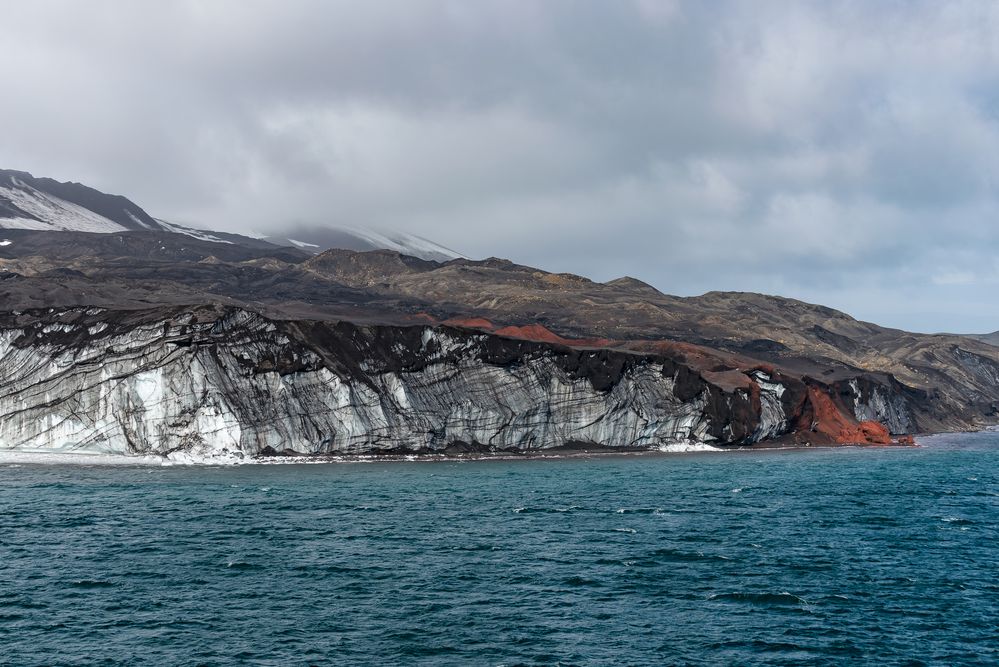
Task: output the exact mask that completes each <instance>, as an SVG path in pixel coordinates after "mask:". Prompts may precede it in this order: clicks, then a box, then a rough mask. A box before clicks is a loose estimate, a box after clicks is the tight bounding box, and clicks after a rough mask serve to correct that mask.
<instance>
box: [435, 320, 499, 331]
mask: <svg viewBox="0 0 999 667" xmlns="http://www.w3.org/2000/svg"><path fill="white" fill-rule="evenodd" d="M442 324H447V325H448V326H452V327H461V328H463V329H484V330H486V331H492V330H493V329H495V328H496V325H495V324H493V323H492V322H490V321H489V320H487V319H486V318H484V317H452V318H450V319H447V320H444V322H443V323H442Z"/></svg>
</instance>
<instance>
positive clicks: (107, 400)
mask: <svg viewBox="0 0 999 667" xmlns="http://www.w3.org/2000/svg"><path fill="white" fill-rule="evenodd" d="M0 368H2V374H0V451H16V452H46V453H57V452H75V453H87V454H115V455H128V456H170V457H174V458H181V459H188V460H204V459H215V460H220V461H224V460H227V459H228V460H232V459H240V458H244V457H255V456H260V455H275V454H285V455H300V456H315V455H369V454H420V453H448V452H487V451H488V452H537V451H548V450H558V449H559V448H569V447H586V446H601V447H608V448H619V449H623V450H639V449H660V450H663V451H670V450H683V449H693V448H698V447H701V448H703V446H706V445H712V446H724V445H744V444H752V443H754V442H758V441H761V440H764V439H772V438H776V437H779V436H781V435H782V434H784V433H788V432H789V431H790V430H791V429H792V428H793V424H794V421H795V414H794V413H795V411H800V410H801V409H802V407H801V401H802V400H804V399H803V398H802V397H804V396H805V392H804V391H803V390H802V389H801V387H794V386H791V381H790V380H789V379H788V378H783V377H780V378H778V377H776V376H771V375H767V374H764V373H761V372H759V371H755V372H748V371H747V378H748V379H749V380H750V382H752V383H754V384H755V386H756V387H757V390H756V391H755V395H754V392H753V391H745V390H740V389H734V390H733V389H732V388H728V389H725V388H722V387H719V386H717V385H715V384H713V383H712V382H710V381H708V380H706V379H705V378H704V377H703V376H702V374H701V373H699V372H698V371H697V370H696V369H693V368H690V367H689V366H686V365H684V364H683V363H681V362H679V361H677V360H675V359H671V358H668V357H662V356H656V355H649V354H639V353H635V352H628V351H621V350H613V349H605V348H569V347H565V346H561V345H554V344H549V343H542V342H534V341H525V340H515V339H509V338H504V337H501V336H496V335H492V334H486V333H482V332H472V331H468V330H461V329H455V328H451V327H446V326H431V325H418V326H397V325H391V326H390V325H366V326H362V325H358V324H351V323H348V322H325V321H302V320H273V319H268V318H267V317H264V316H262V315H260V314H258V313H255V312H252V311H249V310H245V309H242V308H237V307H222V306H199V307H191V308H178V307H173V308H165V307H161V308H155V309H150V310H145V311H108V310H105V309H102V308H65V309H61V310H60V309H48V310H35V311H26V312H12V313H6V314H0ZM861 393H862V392H860V391H859V386H858V391H857V396H858V397H859V396H860V394H861ZM867 393H868V394H869V395H871V396H873V397H874V398H873V399H872V400H873V401H874V402H875V403H876V405H874V406H871V405H868V404H866V403H862V402H858V403H857V410H858V411H860V412H864V413H865V414H866V412H869V411H871V410H877V411H879V412H883V411H886V410H891V409H892V408H893V406H894V407H895V408H899V409H904V407H905V406H898V405H896V403H897V401H895V402H893V400H894V399H889V398H887V397H886V396H885V395H884V394H883V393H876V392H875V393H872V392H870V391H868V392H867ZM796 396H797V397H798V398H795V397H796ZM857 400H858V401H859V400H860V399H859V398H858V399H857ZM796 401H797V402H796Z"/></svg>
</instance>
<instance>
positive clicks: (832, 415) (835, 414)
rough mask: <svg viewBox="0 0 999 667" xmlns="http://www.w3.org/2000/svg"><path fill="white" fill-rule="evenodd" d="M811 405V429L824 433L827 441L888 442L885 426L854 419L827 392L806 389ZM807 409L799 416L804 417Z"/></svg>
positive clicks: (880, 443)
mask: <svg viewBox="0 0 999 667" xmlns="http://www.w3.org/2000/svg"><path fill="white" fill-rule="evenodd" d="M808 401H809V403H810V404H811V408H812V409H811V415H810V416H811V420H812V423H811V431H812V432H813V433H818V434H821V435H822V436H825V438H823V439H827V440H828V442H831V443H836V444H842V445H889V444H891V435H890V434H889V433H888V429H887V428H885V427H884V426H883V425H882V424H880V423H878V422H876V421H864V422H859V423H858V422H857V420H856V419H854V418H853V417H852V416H850V415H848V414H846V412H845V411H844V410H842V409H840V408H839V407H838V406H837V405H836V404H835V403H834V402H833V400H832V398H830V397H829V395H828V394H826V393H825V392H823V391H822V390H820V389H818V388H816V387H809V388H808ZM806 416H809V415H808V411H806V413H805V414H803V415H802V417H806Z"/></svg>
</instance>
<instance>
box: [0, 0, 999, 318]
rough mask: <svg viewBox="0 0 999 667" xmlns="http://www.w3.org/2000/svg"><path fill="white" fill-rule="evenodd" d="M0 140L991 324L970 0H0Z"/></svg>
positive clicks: (223, 204)
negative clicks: (1, 53) (1, 133)
mask: <svg viewBox="0 0 999 667" xmlns="http://www.w3.org/2000/svg"><path fill="white" fill-rule="evenodd" d="M2 9H3V12H4V17H5V20H4V22H3V23H2V24H0V40H2V42H3V43H4V45H5V54H6V55H5V58H4V59H3V60H2V61H0V86H2V90H3V102H2V104H0V122H2V123H3V126H4V127H5V128H6V129H7V131H6V132H5V135H6V136H5V142H4V152H3V153H2V156H3V160H4V166H9V167H13V168H23V169H28V170H31V171H34V172H36V173H38V174H45V175H50V176H53V177H56V178H61V179H73V180H80V181H84V182H87V183H89V184H92V185H94V186H95V187H99V188H101V189H104V190H108V191H112V192H121V193H124V194H127V195H128V196H130V197H132V198H133V199H135V200H136V201H137V202H138V203H140V204H141V205H143V206H144V207H145V208H147V209H148V210H150V211H151V212H153V213H154V214H156V215H159V216H162V217H167V218H173V219H177V220H180V221H187V222H193V223H201V224H203V225H205V226H209V227H216V228H222V229H228V230H233V231H247V230H250V229H255V230H260V229H267V228H277V227H280V226H281V225H283V224H289V223H292V222H314V223H331V224H353V225H373V226H383V227H390V228H397V229H402V230H405V231H410V232H414V233H418V234H421V235H424V236H427V237H430V238H434V239H435V240H438V241H440V242H441V243H444V244H445V245H449V246H452V247H457V248H459V249H461V250H462V251H464V252H466V253H468V254H470V255H473V256H488V255H500V256H507V257H510V258H512V259H514V260H517V261H521V262H524V263H531V264H535V265H539V266H542V267H544V268H550V269H553V270H563V271H574V272H577V273H582V274H585V275H589V276H591V277H593V278H595V279H599V280H606V279H610V278H613V277H616V276H617V275H620V274H625V273H627V274H631V275H635V276H636V277H639V278H642V279H644V280H646V281H648V282H651V283H653V284H655V285H657V286H658V287H660V288H661V289H663V290H664V291H669V292H673V293H679V294H692V293H697V292H700V291H704V290H708V289H740V290H756V291H767V292H779V293H782V294H786V295H788V296H794V297H797V298H803V299H806V300H812V301H820V302H825V303H827V304H829V305H832V306H835V307H839V308H842V309H845V310H847V311H848V312H851V313H852V314H854V315H857V316H859V317H863V318H865V319H871V320H874V321H878V322H880V323H883V324H889V325H896V326H902V327H909V328H914V329H920V330H942V329H951V330H984V329H999V316H996V315H994V314H992V313H991V312H990V304H991V303H992V300H991V295H992V294H993V293H994V290H995V287H996V283H997V275H999V272H997V267H996V264H995V260H994V259H993V257H995V256H996V254H997V250H999V234H997V231H996V230H997V227H996V225H995V224H994V222H993V221H994V220H995V216H996V213H997V212H999V201H997V196H996V181H997V177H999V176H997V171H999V150H997V149H999V124H997V109H999V106H997V102H996V100H997V99H999V81H997V77H996V76H995V72H996V71H999V68H997V65H999V63H997V60H999V48H997V47H999V44H997V42H999V38H997V37H996V35H999V9H997V8H996V6H995V5H994V4H992V3H987V2H962V3H936V2H916V3H867V2H848V1H844V2H837V3H826V2H811V3H810V2H795V3H786V2H762V1H761V2H724V1H722V2H712V3H701V2H680V1H678V2H669V1H666V0H664V1H662V2H655V1H652V0H648V1H642V2H537V3H529V2H523V3H510V2H489V1H483V2H474V3H468V2H448V1H444V0H441V1H425V2H375V3H354V2H351V3H347V2H320V1H299V2H287V1H286V2H276V1H266V0H251V1H240V2H237V1H235V0H230V1H224V0H219V1H216V2H195V1H193V0H191V1H184V2H170V3H163V2H151V1H146V2H126V1H124V0H120V1H113V0H94V1H93V2H87V3H80V2H70V1H65V2H57V1H41V2H32V3H14V2H6V3H3V7H2Z"/></svg>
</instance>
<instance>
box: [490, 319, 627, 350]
mask: <svg viewBox="0 0 999 667" xmlns="http://www.w3.org/2000/svg"><path fill="white" fill-rule="evenodd" d="M493 333H495V334H496V335H498V336H506V337H507V338H519V339H521V340H533V341H537V342H541V343H555V344H557V345H568V346H570V347H605V346H607V345H610V344H611V341H610V340H608V339H606V338H563V337H562V336H559V335H558V334H557V333H555V332H553V331H551V330H550V329H548V328H546V327H544V326H543V325H541V324H528V325H525V326H520V327H517V326H506V327H503V328H502V329H497V330H496V331H494V332H493Z"/></svg>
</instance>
